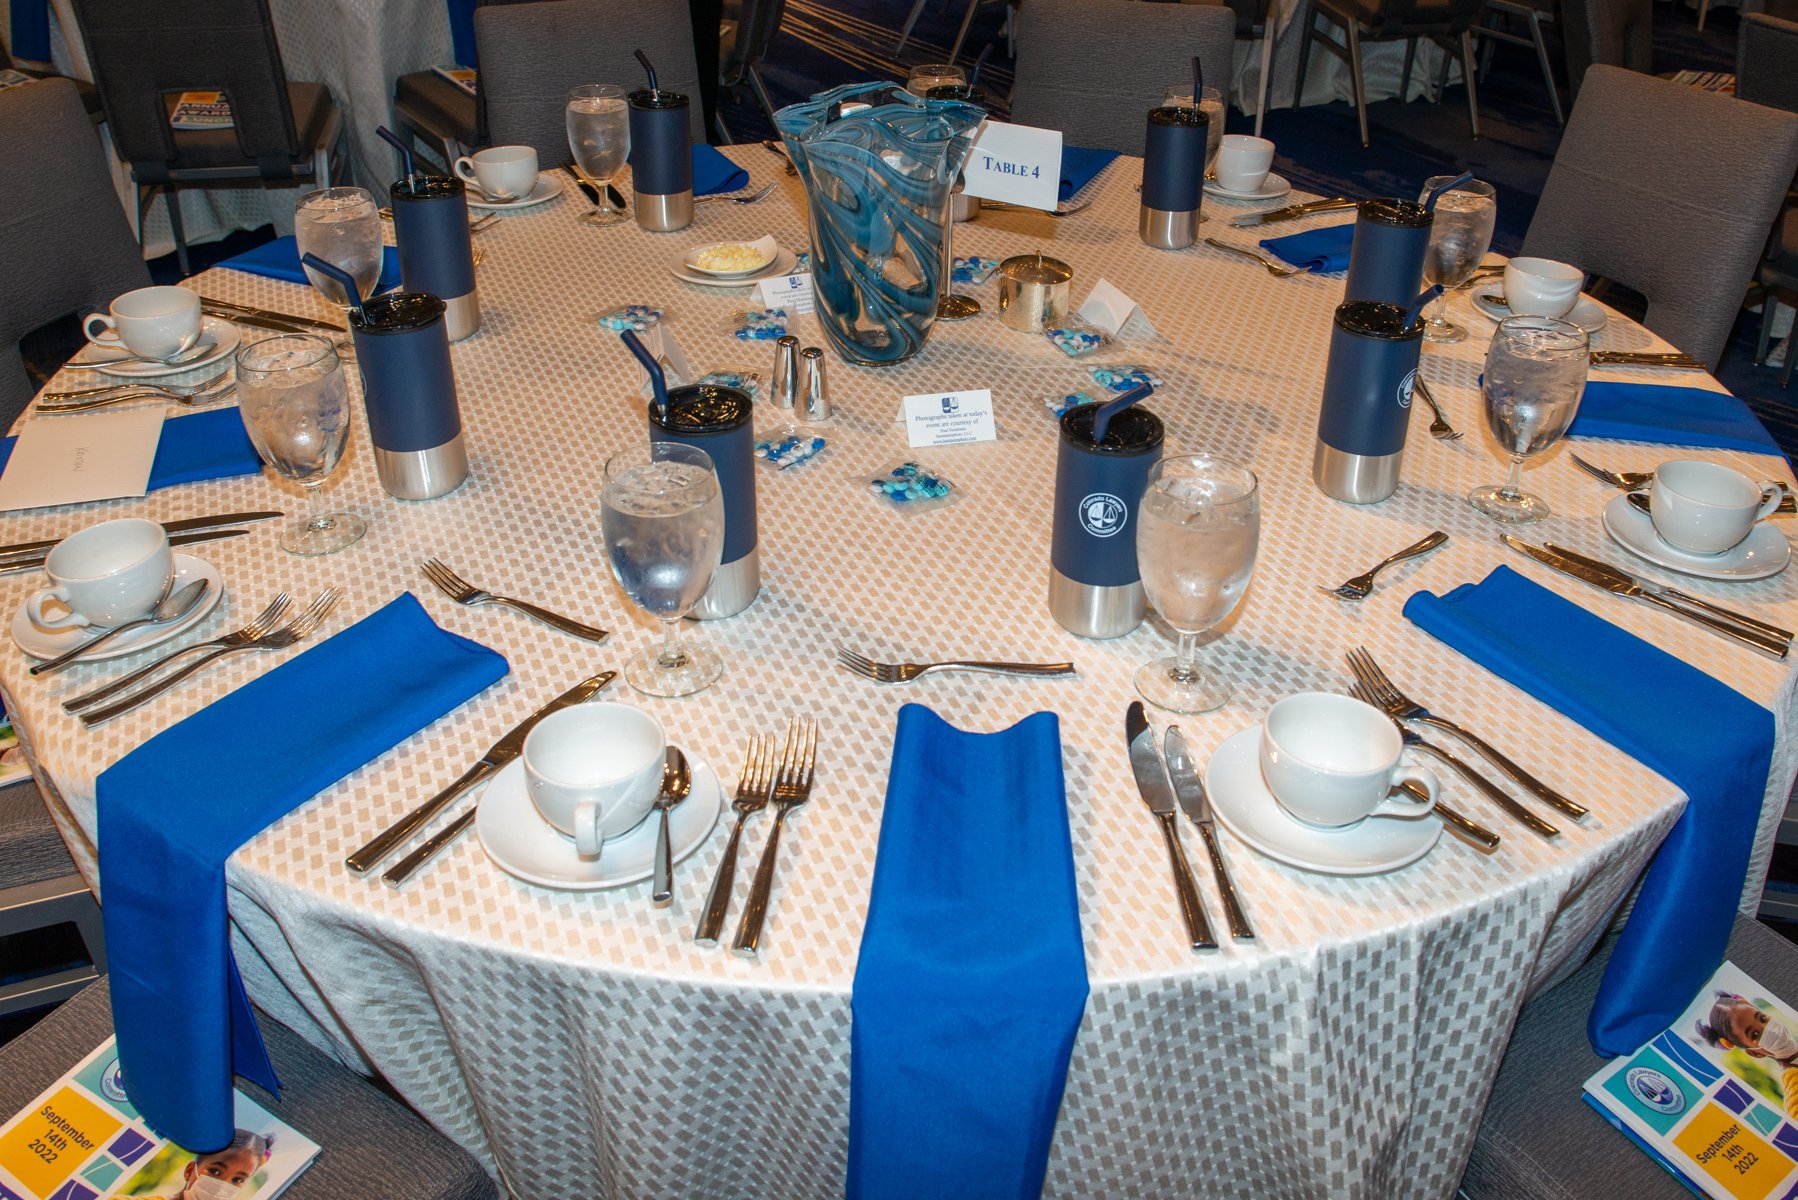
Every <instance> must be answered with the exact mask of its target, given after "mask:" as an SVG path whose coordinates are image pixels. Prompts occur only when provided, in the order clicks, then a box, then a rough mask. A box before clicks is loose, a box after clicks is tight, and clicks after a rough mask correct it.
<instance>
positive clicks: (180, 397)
mask: <svg viewBox="0 0 1798 1200" xmlns="http://www.w3.org/2000/svg"><path fill="white" fill-rule="evenodd" d="M235 391H237V380H236V379H235V378H234V377H233V376H232V372H231V370H230V369H229V368H226V370H225V371H224V372H222V373H221V374H219V375H217V376H215V377H213V378H212V379H209V380H207V381H206V382H205V383H200V384H195V385H193V386H191V387H188V386H181V385H176V384H159V383H119V384H114V385H112V386H111V387H103V388H80V389H78V390H75V391H62V392H40V393H39V394H38V398H37V399H38V403H37V410H36V411H37V412H38V413H40V414H42V415H44V416H57V415H60V414H62V413H78V412H87V411H89V410H90V409H95V408H105V407H107V406H108V405H112V404H125V403H127V402H129V401H132V400H166V401H169V402H170V403H172V404H179V405H181V406H182V407H183V408H207V407H210V406H211V405H213V404H217V403H219V402H220V401H223V400H228V399H230V398H231V395H232V393H233V392H235Z"/></svg>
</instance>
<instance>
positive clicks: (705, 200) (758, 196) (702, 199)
mask: <svg viewBox="0 0 1798 1200" xmlns="http://www.w3.org/2000/svg"><path fill="white" fill-rule="evenodd" d="M779 183H780V180H778V179H776V180H774V181H773V182H771V183H769V184H768V186H766V187H764V188H761V189H760V190H758V191H755V192H753V193H751V194H750V195H747V196H695V197H694V198H693V203H695V204H710V203H711V202H712V201H714V200H729V201H730V202H731V203H732V204H754V203H755V202H756V201H757V200H763V199H766V198H767V195H768V193H769V192H772V191H773V190H774V189H775V187H776V186H777V185H778V184H779Z"/></svg>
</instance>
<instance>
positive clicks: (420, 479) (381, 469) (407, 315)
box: [350, 292, 468, 500]
mask: <svg viewBox="0 0 1798 1200" xmlns="http://www.w3.org/2000/svg"><path fill="white" fill-rule="evenodd" d="M445 307H446V306H445V305H444V302H443V301H442V300H440V299H439V298H438V297H436V296H431V295H427V294H425V293H423V292H388V293H387V294H386V295H384V296H375V297H373V298H371V299H368V300H365V301H363V302H362V309H361V311H360V313H358V312H356V311H353V310H352V311H351V313H350V334H351V336H352V337H354V338H355V339H356V362H357V365H358V366H360V367H361V368H362V403H363V407H364V408H366V409H367V411H368V440H369V441H370V443H372V444H373V446H374V449H375V473H376V475H378V476H379V477H380V480H381V486H382V487H384V488H386V489H387V494H388V495H390V496H396V497H398V498H399V499H401V500H430V499H433V498H434V497H437V496H441V495H444V494H445V493H447V492H453V491H455V490H456V488H458V487H460V486H461V485H462V481H463V480H465V479H467V478H468V452H467V450H466V449H465V448H464V447H463V444H462V408H461V405H460V404H459V403H458V402H457V399H456V373H455V370H454V369H453V368H452V367H451V366H450V352H449V336H448V332H447V331H446V329H445V327H444V312H445Z"/></svg>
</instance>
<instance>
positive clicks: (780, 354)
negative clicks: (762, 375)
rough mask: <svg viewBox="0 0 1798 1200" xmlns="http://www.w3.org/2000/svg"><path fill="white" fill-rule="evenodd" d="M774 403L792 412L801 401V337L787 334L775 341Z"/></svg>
mask: <svg viewBox="0 0 1798 1200" xmlns="http://www.w3.org/2000/svg"><path fill="white" fill-rule="evenodd" d="M773 391H774V403H776V404H778V405H780V407H782V408H784V409H786V410H787V411H789V412H791V411H792V409H793V406H794V405H795V404H797V403H798V402H799V339H798V338H796V337H794V336H793V335H792V334H790V333H789V334H785V335H783V336H782V337H780V338H778V339H776V341H775V343H774V385H773Z"/></svg>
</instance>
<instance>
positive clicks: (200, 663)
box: [81, 587, 342, 729]
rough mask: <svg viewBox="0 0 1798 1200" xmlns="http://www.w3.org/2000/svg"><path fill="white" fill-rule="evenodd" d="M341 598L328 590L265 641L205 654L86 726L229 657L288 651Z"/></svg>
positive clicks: (101, 711) (86, 720)
mask: <svg viewBox="0 0 1798 1200" xmlns="http://www.w3.org/2000/svg"><path fill="white" fill-rule="evenodd" d="M341 595H342V593H341V592H339V591H338V590H337V589H336V588H334V587H333V588H326V589H325V590H324V591H322V592H320V593H319V596H318V599H316V600H314V601H313V602H312V604H311V606H310V607H308V608H307V609H306V611H305V612H303V613H301V614H300V615H299V616H297V617H295V618H294V619H293V620H292V621H290V622H289V623H288V624H287V625H285V626H283V627H282V628H280V629H276V630H274V631H272V632H270V633H265V634H263V635H262V636H261V637H259V638H255V639H253V640H251V641H247V642H240V643H238V644H236V645H232V646H220V647H218V648H217V649H214V650H211V651H209V652H208V653H206V654H202V655H201V656H200V657H199V658H196V659H194V660H193V661H192V662H190V663H188V664H187V665H186V666H185V667H182V668H181V669H180V670H179V671H176V672H175V673H174V674H172V675H168V676H166V677H164V678H162V679H159V680H157V681H156V682H155V683H152V684H150V685H149V686H148V687H144V688H139V689H138V690H137V691H135V692H132V693H131V694H130V695H128V696H126V697H124V698H123V699H121V700H115V701H113V702H112V703H111V704H108V705H107V706H106V707H104V708H98V709H95V710H94V711H93V712H91V713H85V714H83V715H82V718H81V721H82V724H84V725H86V726H87V727H88V728H89V729H92V728H93V727H94V726H95V725H98V724H100V723H102V722H104V721H110V720H112V719H113V718H114V717H118V716H123V715H124V714H125V713H128V712H130V711H131V710H132V709H134V708H136V707H138V706H139V705H140V704H143V703H145V702H146V701H149V700H153V699H155V698H156V697H157V696H160V695H162V694H163V693H164V692H166V691H168V690H169V689H170V688H172V687H174V686H175V685H176V684H177V683H180V682H181V681H182V680H183V679H186V678H187V677H188V676H189V675H192V674H193V673H194V672H196V671H198V670H199V669H200V668H201V667H204V666H205V665H206V664H207V663H210V662H213V661H214V660H216V659H220V658H223V657H224V656H225V655H227V654H233V653H235V652H237V651H239V650H285V649H287V648H288V647H289V646H292V645H295V644H297V643H299V642H301V641H304V640H305V638H306V636H307V635H308V634H310V633H311V632H312V631H313V630H314V629H317V628H318V626H319V622H321V621H323V620H324V619H325V618H326V617H327V616H328V615H330V612H331V610H332V609H333V608H335V607H337V600H338V597H339V596H341Z"/></svg>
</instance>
